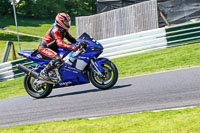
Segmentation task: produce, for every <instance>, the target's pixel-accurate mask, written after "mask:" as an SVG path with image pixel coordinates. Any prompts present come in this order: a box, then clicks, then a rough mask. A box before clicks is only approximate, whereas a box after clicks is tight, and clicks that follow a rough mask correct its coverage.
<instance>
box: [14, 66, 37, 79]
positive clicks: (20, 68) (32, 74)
mask: <svg viewBox="0 0 200 133" xmlns="http://www.w3.org/2000/svg"><path fill="white" fill-rule="evenodd" d="M17 68H18V69H19V70H20V71H23V72H25V73H26V74H28V75H31V76H32V77H34V78H35V79H38V78H39V74H38V73H37V72H34V71H33V70H31V69H29V68H27V67H25V66H24V65H21V64H18V65H17Z"/></svg>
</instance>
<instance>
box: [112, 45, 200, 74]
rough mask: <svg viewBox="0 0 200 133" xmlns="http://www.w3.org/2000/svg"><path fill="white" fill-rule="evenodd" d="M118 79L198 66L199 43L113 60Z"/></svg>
mask: <svg viewBox="0 0 200 133" xmlns="http://www.w3.org/2000/svg"><path fill="white" fill-rule="evenodd" d="M113 62H114V63H115V64H116V65H117V68H118V70H119V75H120V77H125V76H131V75H139V74H145V73H152V72H158V71H164V70H171V69H177V68H184V67H190V66H198V65H200V43H197V44H191V45H184V46H179V47H173V48H168V49H162V50H158V51H152V52H148V53H142V54H137V55H132V56H126V57H122V58H117V59H113Z"/></svg>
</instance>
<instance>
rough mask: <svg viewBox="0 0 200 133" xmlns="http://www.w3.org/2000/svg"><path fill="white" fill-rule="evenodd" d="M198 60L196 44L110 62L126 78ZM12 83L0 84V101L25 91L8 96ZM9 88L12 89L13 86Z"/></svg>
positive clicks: (195, 63)
mask: <svg viewBox="0 0 200 133" xmlns="http://www.w3.org/2000/svg"><path fill="white" fill-rule="evenodd" d="M199 58H200V44H199V43H197V44H192V45H185V46H179V47H173V48H168V49H162V50H158V51H151V52H148V53H142V54H137V55H131V56H126V57H121V58H117V59H113V60H112V61H113V62H114V63H115V64H116V66H117V68H118V71H119V77H126V76H134V75H141V74H147V73H153V72H158V71H164V70H172V69H176V68H184V67H191V66H199V65H200V59H199ZM127 60H128V61H127ZM14 81H15V80H14ZM14 81H5V82H2V83H0V88H2V90H4V91H5V92H4V93H1V91H0V99H2V98H6V97H10V96H18V95H22V94H24V92H25V91H15V94H13V95H10V92H9V89H8V88H6V89H3V88H4V87H5V86H6V84H12V83H11V82H14ZM17 82H19V83H20V84H21V89H22V90H24V88H23V79H17ZM11 88H14V85H13V87H11ZM6 92H7V94H6ZM6 95H7V96H6Z"/></svg>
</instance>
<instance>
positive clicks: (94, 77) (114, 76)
mask: <svg viewBox="0 0 200 133" xmlns="http://www.w3.org/2000/svg"><path fill="white" fill-rule="evenodd" d="M101 66H102V68H103V72H102V74H103V76H99V75H98V74H97V73H96V72H95V71H94V70H93V69H91V70H90V71H89V79H90V81H91V83H92V84H93V85H94V86H95V87H97V88H99V89H103V90H106V89H109V88H111V87H113V86H114V85H115V83H116V82H117V80H118V70H117V67H116V66H115V64H113V63H112V62H111V61H109V60H106V61H104V62H102V64H101Z"/></svg>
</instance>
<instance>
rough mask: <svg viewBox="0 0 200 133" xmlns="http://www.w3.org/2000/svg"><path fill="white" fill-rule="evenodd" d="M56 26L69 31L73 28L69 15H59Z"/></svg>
mask: <svg viewBox="0 0 200 133" xmlns="http://www.w3.org/2000/svg"><path fill="white" fill-rule="evenodd" d="M55 23H56V25H58V26H60V27H62V28H63V29H66V30H68V29H69V28H70V26H71V19H70V16H69V15H68V14H67V13H58V14H57V16H56V20H55Z"/></svg>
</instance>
